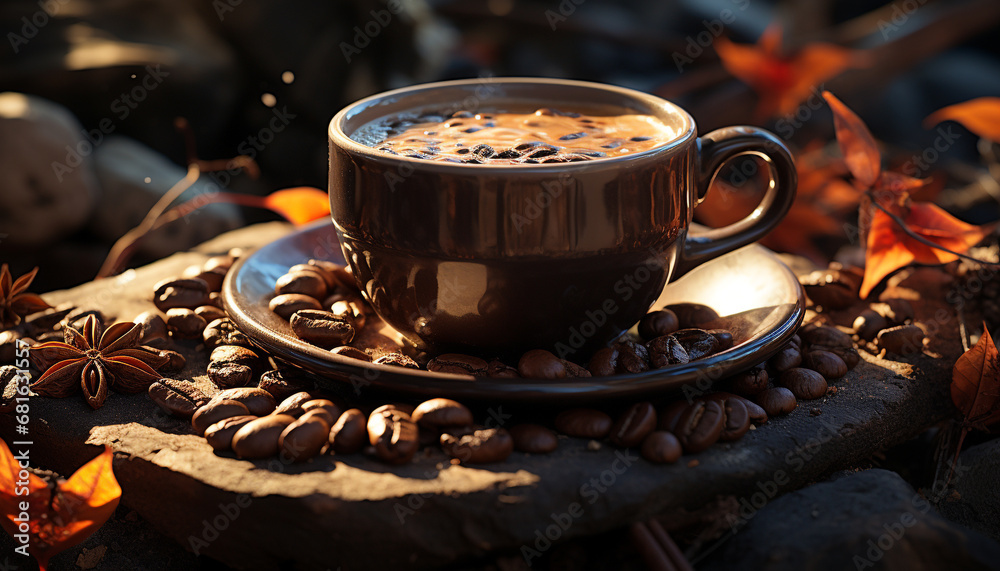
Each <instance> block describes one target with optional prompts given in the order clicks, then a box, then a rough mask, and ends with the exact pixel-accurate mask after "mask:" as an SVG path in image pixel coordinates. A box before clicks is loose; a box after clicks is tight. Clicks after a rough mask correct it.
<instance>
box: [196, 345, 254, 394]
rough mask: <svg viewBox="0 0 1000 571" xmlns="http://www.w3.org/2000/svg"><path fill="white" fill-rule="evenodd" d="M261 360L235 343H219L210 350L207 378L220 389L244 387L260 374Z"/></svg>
mask: <svg viewBox="0 0 1000 571" xmlns="http://www.w3.org/2000/svg"><path fill="white" fill-rule="evenodd" d="M262 365H263V361H262V360H261V358H260V357H259V356H258V355H257V353H255V352H253V351H251V350H250V349H247V348H246V347H239V346H237V345H219V346H218V347H216V348H215V349H213V350H212V354H211V356H210V357H209V363H208V378H209V379H211V380H212V382H213V383H215V385H216V386H217V387H219V388H220V389H231V388H234V387H245V386H247V385H250V384H252V383H253V382H254V381H255V380H256V379H257V377H258V376H259V375H260V370H261V369H262V368H263V367H262Z"/></svg>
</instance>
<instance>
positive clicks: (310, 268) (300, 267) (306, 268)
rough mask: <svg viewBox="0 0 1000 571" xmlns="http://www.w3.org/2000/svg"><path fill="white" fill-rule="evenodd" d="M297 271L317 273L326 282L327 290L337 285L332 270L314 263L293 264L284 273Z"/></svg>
mask: <svg viewBox="0 0 1000 571" xmlns="http://www.w3.org/2000/svg"><path fill="white" fill-rule="evenodd" d="M298 272H312V273H315V274H317V275H319V277H320V278H322V279H323V283H324V284H326V290H327V292H329V291H330V290H332V289H333V288H335V287H337V286H338V285H339V284H338V283H337V278H336V277H334V275H333V272H330V271H328V270H326V269H325V268H321V267H320V266H317V265H314V264H295V265H294V266H292V267H290V268H288V271H287V272H285V273H286V274H294V273H298Z"/></svg>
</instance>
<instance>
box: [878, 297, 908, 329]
mask: <svg viewBox="0 0 1000 571" xmlns="http://www.w3.org/2000/svg"><path fill="white" fill-rule="evenodd" d="M871 308H872V309H873V310H875V311H876V312H878V314H879V315H881V316H882V317H884V318H885V319H886V321H888V322H889V325H891V326H893V325H902V324H904V323H906V322H908V321H913V317H914V313H913V306H912V305H910V302H909V301H907V300H905V299H900V298H891V299H886V300H883V301H881V302H879V303H873V304H871Z"/></svg>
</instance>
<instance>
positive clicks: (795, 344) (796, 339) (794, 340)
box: [788, 333, 802, 351]
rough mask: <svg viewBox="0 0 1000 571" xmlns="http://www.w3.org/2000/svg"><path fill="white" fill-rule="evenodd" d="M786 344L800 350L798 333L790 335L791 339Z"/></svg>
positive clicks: (800, 342)
mask: <svg viewBox="0 0 1000 571" xmlns="http://www.w3.org/2000/svg"><path fill="white" fill-rule="evenodd" d="M788 344H789V345H791V346H792V347H795V348H796V349H798V350H799V351H802V338H801V337H799V334H798V333H796V334H795V335H792V337H791V339H789V340H788Z"/></svg>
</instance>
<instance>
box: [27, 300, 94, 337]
mask: <svg viewBox="0 0 1000 571" xmlns="http://www.w3.org/2000/svg"><path fill="white" fill-rule="evenodd" d="M90 316H94V319H96V320H97V322H98V323H100V324H101V325H105V321H106V320H105V318H104V313H103V312H102V311H101V310H99V309H84V308H82V307H78V308H76V309H74V310H73V311H70V312H69V313H67V314H66V317H64V318H63V319H62V321H60V322H59V326H60V328H61V329H63V330H65V329H66V328H67V327H72V328H73V329H76V330H77V331H83V324H84V322H86V321H87V318H88V317H90ZM36 337H38V338H41V337H42V335H41V334H38V335H36Z"/></svg>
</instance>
